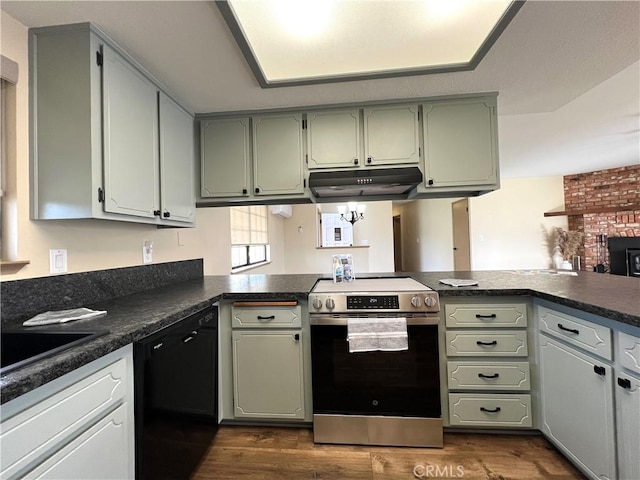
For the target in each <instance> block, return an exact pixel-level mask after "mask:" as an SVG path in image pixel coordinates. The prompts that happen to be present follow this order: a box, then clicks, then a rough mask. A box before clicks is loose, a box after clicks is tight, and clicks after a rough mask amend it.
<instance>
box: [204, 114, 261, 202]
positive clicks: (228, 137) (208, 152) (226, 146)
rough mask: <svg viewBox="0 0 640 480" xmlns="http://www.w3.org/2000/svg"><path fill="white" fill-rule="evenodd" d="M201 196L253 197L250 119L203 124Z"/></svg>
mask: <svg viewBox="0 0 640 480" xmlns="http://www.w3.org/2000/svg"><path fill="white" fill-rule="evenodd" d="M200 144H201V152H200V155H201V162H202V167H201V193H200V194H201V196H202V197H239V196H244V195H248V194H249V189H250V188H251V186H250V183H251V182H250V175H249V172H250V169H249V168H250V167H249V166H250V162H251V148H250V129H249V118H248V117H245V118H230V119H219V120H204V121H202V123H201V125H200Z"/></svg>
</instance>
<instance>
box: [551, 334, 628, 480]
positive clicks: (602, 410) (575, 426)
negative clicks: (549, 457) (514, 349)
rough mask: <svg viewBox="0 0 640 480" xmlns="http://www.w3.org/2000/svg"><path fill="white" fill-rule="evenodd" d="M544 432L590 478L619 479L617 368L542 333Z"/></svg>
mask: <svg viewBox="0 0 640 480" xmlns="http://www.w3.org/2000/svg"><path fill="white" fill-rule="evenodd" d="M539 347H540V359H539V361H540V364H539V369H540V388H541V390H542V431H543V433H544V434H545V435H547V437H549V438H550V439H551V440H552V441H553V442H554V443H555V444H556V445H557V446H558V447H559V448H560V449H561V450H562V451H563V452H564V453H565V454H566V455H567V456H568V457H569V458H571V459H572V460H573V461H574V462H575V463H576V464H577V465H579V466H580V467H582V470H583V471H585V473H588V474H589V475H590V476H591V477H592V478H601V479H602V478H607V479H612V480H613V479H614V478H616V451H615V427H614V413H613V412H614V402H613V384H612V377H613V368H612V367H611V366H610V365H607V364H606V363H604V362H603V361H601V360H599V359H597V358H593V357H591V356H590V355H586V354H584V353H582V352H579V351H578V350H576V349H574V348H571V347H569V346H566V345H564V344H563V343H561V342H559V341H556V340H554V339H551V338H548V337H546V336H545V335H544V334H540V337H539Z"/></svg>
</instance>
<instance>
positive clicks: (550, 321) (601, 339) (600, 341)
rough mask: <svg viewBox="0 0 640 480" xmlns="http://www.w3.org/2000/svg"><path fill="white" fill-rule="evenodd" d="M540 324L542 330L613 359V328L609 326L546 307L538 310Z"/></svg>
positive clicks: (588, 350)
mask: <svg viewBox="0 0 640 480" xmlns="http://www.w3.org/2000/svg"><path fill="white" fill-rule="evenodd" d="M538 325H539V329H540V331H542V332H546V333H548V334H549V335H551V336H553V337H556V338H561V339H563V340H565V341H566V342H569V343H570V344H572V345H576V346H578V347H580V348H582V349H584V350H586V351H587V352H590V353H593V354H595V355H598V356H600V357H602V358H606V359H607V360H611V359H612V349H613V345H612V341H611V330H610V329H609V328H607V327H603V326H602V325H597V324H595V323H591V322H588V321H586V320H582V319H580V318H577V317H574V316H573V315H568V314H566V313H561V312H556V311H555V310H551V309H548V308H546V307H540V308H539V310H538Z"/></svg>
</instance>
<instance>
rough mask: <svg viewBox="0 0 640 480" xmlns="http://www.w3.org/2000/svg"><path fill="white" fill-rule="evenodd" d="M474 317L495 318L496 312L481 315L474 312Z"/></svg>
mask: <svg viewBox="0 0 640 480" xmlns="http://www.w3.org/2000/svg"><path fill="white" fill-rule="evenodd" d="M476 318H496V314H495V313H492V314H491V315H482V314H480V313H476Z"/></svg>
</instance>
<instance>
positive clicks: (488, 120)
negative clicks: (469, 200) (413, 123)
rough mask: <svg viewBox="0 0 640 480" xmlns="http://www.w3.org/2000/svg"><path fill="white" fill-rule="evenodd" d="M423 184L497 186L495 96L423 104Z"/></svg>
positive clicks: (492, 187) (434, 185) (433, 185)
mask: <svg viewBox="0 0 640 480" xmlns="http://www.w3.org/2000/svg"><path fill="white" fill-rule="evenodd" d="M422 111H423V120H422V126H423V132H424V147H425V154H424V163H425V172H424V174H425V185H426V186H427V187H429V188H438V187H445V188H447V187H463V188H465V187H474V186H488V187H490V188H489V189H494V188H497V183H498V139H497V115H496V97H480V98H478V97H476V98H468V99H461V100H447V101H439V102H433V103H425V104H423V105H422Z"/></svg>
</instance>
